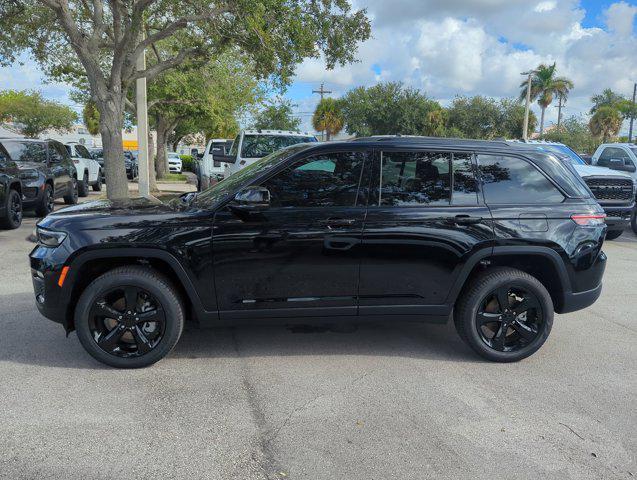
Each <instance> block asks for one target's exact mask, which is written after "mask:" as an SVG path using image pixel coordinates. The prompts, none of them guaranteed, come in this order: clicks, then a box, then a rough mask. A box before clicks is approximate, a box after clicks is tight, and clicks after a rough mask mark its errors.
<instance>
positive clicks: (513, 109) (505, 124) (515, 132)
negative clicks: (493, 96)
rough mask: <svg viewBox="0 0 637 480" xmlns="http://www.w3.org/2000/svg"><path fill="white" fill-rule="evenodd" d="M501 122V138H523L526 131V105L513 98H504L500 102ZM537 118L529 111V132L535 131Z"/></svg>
mask: <svg viewBox="0 0 637 480" xmlns="http://www.w3.org/2000/svg"><path fill="white" fill-rule="evenodd" d="M499 108H500V116H501V120H500V122H499V132H498V133H499V136H501V137H504V138H512V139H513V138H522V134H523V130H524V110H525V109H524V105H521V104H520V102H519V101H517V100H514V99H512V98H504V99H502V100H500V102H499ZM536 126H537V117H536V116H535V113H533V112H532V111H530V110H529V131H531V132H533V131H535V127H536Z"/></svg>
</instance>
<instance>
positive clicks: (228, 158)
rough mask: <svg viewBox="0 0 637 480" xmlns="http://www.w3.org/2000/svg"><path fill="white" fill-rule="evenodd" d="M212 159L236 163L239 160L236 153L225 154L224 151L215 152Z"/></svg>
mask: <svg viewBox="0 0 637 480" xmlns="http://www.w3.org/2000/svg"><path fill="white" fill-rule="evenodd" d="M212 159H213V160H214V161H215V162H223V163H235V162H236V161H237V156H236V155H224V154H222V153H216V152H215V153H213V154H212Z"/></svg>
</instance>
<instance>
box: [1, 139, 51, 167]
mask: <svg viewBox="0 0 637 480" xmlns="http://www.w3.org/2000/svg"><path fill="white" fill-rule="evenodd" d="M4 147H5V148H6V150H7V152H8V153H9V156H10V157H11V159H12V160H13V161H15V162H36V163H46V147H45V146H44V144H42V143H38V142H20V141H14V140H8V141H6V142H4Z"/></svg>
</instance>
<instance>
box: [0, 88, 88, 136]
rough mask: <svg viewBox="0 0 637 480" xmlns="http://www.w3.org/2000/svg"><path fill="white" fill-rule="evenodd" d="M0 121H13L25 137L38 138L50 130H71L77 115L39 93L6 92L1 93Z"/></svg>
mask: <svg viewBox="0 0 637 480" xmlns="http://www.w3.org/2000/svg"><path fill="white" fill-rule="evenodd" d="M0 120H2V121H12V122H14V123H15V124H16V126H17V127H18V128H19V129H20V132H21V133H22V134H23V135H24V136H26V137H32V138H36V137H38V136H39V135H40V134H41V133H43V132H44V131H46V130H49V129H52V130H57V131H59V132H64V131H68V130H70V128H71V127H72V126H73V124H74V123H75V121H76V120H77V114H76V113H75V112H74V111H73V110H71V109H70V108H69V107H67V106H65V105H62V104H60V103H57V102H54V101H52V100H46V99H44V98H43V97H42V95H41V94H40V93H39V92H25V91H16V90H6V91H4V92H0Z"/></svg>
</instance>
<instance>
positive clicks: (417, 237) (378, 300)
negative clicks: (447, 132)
mask: <svg viewBox="0 0 637 480" xmlns="http://www.w3.org/2000/svg"><path fill="white" fill-rule="evenodd" d="M479 193H480V192H479V187H478V182H477V180H476V168H475V163H474V159H473V155H472V154H471V153H467V152H453V151H434V150H430V151H423V150H395V149H385V150H382V151H379V152H377V154H376V161H375V163H374V170H373V175H372V179H371V184H370V201H369V204H368V212H367V218H366V221H365V228H364V231H363V241H362V248H361V250H362V261H361V275H360V286H359V312H360V314H361V315H375V314H384V313H391V314H418V315H428V314H429V315H445V314H447V313H448V311H449V309H448V308H447V307H446V306H445V304H446V302H447V298H448V297H449V293H450V290H451V289H452V286H453V285H454V282H455V280H456V279H457V278H458V275H459V273H460V271H461V269H462V268H463V266H464V265H465V263H466V261H467V259H468V258H469V257H470V256H471V254H472V253H473V252H475V251H478V250H480V249H487V250H489V249H490V247H491V246H492V243H493V229H492V225H491V216H490V213H489V209H488V208H487V207H486V206H485V204H484V202H483V200H482V196H481V195H480V194H479ZM489 251H490V250H489Z"/></svg>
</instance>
